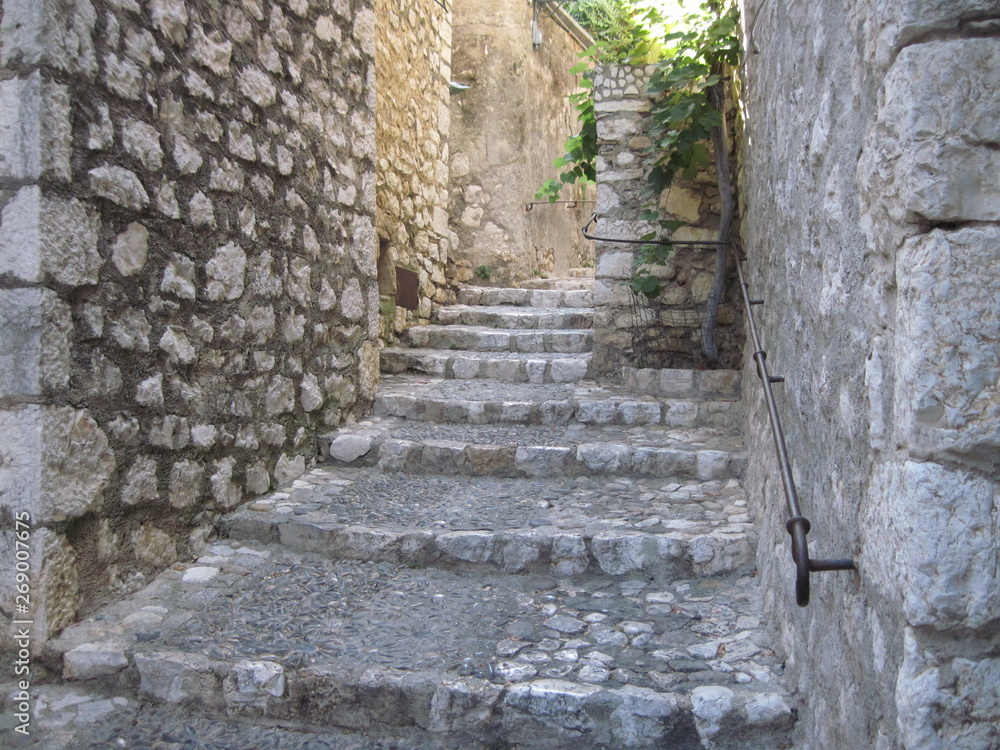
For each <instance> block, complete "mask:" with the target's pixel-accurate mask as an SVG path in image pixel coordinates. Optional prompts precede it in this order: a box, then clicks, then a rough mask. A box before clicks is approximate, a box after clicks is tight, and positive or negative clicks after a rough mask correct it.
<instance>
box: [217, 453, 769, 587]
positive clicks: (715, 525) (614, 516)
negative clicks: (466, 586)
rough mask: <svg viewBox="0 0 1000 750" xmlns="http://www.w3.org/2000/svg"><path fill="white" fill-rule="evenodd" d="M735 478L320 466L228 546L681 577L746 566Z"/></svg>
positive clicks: (232, 518) (264, 507) (242, 515)
mask: <svg viewBox="0 0 1000 750" xmlns="http://www.w3.org/2000/svg"><path fill="white" fill-rule="evenodd" d="M746 503H747V501H746V494H745V493H744V491H743V489H742V488H741V487H740V486H739V483H738V482H737V481H736V480H728V481H726V482H723V481H710V482H687V483H680V482H670V483H667V482H664V481H663V480H651V479H642V480H628V479H624V480H622V479H619V480H617V481H613V482H608V481H605V482H597V481H594V480H592V479H590V478H586V477H582V478H576V479H566V478H564V479H547V480H538V479H506V480H498V479H495V478H489V479H484V478H480V479H475V478H472V479H470V478H467V477H455V476H425V475H404V474H383V473H381V472H379V471H377V470H373V469H351V468H333V467H319V468H317V469H314V470H313V471H311V472H309V473H307V474H305V475H303V476H302V477H300V478H299V479H297V480H295V482H294V483H293V486H292V487H291V488H288V489H285V490H281V491H278V492H274V493H272V494H271V495H270V496H268V497H264V498H260V499H258V500H256V501H254V502H253V503H250V504H249V505H247V506H245V507H243V508H241V509H239V510H237V511H234V512H233V513H230V514H229V515H227V516H226V517H225V519H223V521H222V523H221V526H220V529H221V530H222V532H223V533H224V534H225V535H226V536H228V537H229V538H231V539H238V540H242V541H248V540H256V541H259V542H266V543H280V544H282V545H283V546H284V547H286V548H289V549H294V550H298V551H302V552H313V553H317V554H321V555H323V556H325V557H328V558H331V559H337V560H364V561H374V562H387V563H394V564H403V565H411V566H421V567H426V566H435V567H447V568H450V569H455V568H462V569H464V568H467V567H470V566H471V567H473V568H475V567H479V568H483V569H486V568H492V569H499V570H503V571H504V572H507V573H525V572H531V573H539V574H548V575H554V576H558V577H564V578H565V577H570V576H580V575H587V574H591V573H601V574H605V575H613V576H629V575H631V576H634V575H636V574H642V575H643V576H645V577H646V578H647V579H653V578H655V579H657V580H672V579H676V578H686V577H691V576H711V575H718V574H721V573H731V572H733V571H737V570H746V569H749V567H750V566H751V565H752V563H753V537H754V535H753V527H752V524H751V523H750V518H749V516H748V515H747V508H746Z"/></svg>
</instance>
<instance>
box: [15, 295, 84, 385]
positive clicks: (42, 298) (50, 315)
mask: <svg viewBox="0 0 1000 750" xmlns="http://www.w3.org/2000/svg"><path fill="white" fill-rule="evenodd" d="M71 330H72V318H71V317H70V310H69V307H68V306H67V305H65V304H64V303H63V302H61V301H60V300H59V299H58V297H56V295H55V294H54V293H53V292H50V291H48V290H45V289H39V288H35V289H8V290H3V291H0V394H2V395H4V396H8V397H19V396H20V397H24V396H41V395H42V394H43V392H44V391H46V390H50V391H51V390H52V389H56V388H62V387H65V386H66V384H67V383H68V381H69V375H70V365H71V363H70V333H71Z"/></svg>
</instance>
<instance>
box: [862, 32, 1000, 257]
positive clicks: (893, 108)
mask: <svg viewBox="0 0 1000 750" xmlns="http://www.w3.org/2000/svg"><path fill="white" fill-rule="evenodd" d="M998 61H1000V42H998V41H997V40H995V39H967V40H955V41H947V42H933V43H929V44H920V45H915V46H911V47H908V48H906V49H904V50H903V51H902V52H901V53H900V54H899V57H898V59H897V60H896V62H895V63H894V65H893V66H892V68H891V69H890V70H889V72H888V74H887V75H886V79H885V83H884V90H885V94H884V103H883V105H882V107H881V110H880V112H879V118H878V122H877V125H876V127H875V129H874V130H873V131H872V135H871V137H870V139H869V141H868V142H867V143H866V147H865V151H864V156H863V159H862V167H861V169H862V174H863V175H864V176H865V177H866V179H867V184H866V185H864V188H865V193H864V196H865V198H866V202H867V203H868V205H869V206H870V207H871V208H870V210H871V211H872V214H871V216H870V217H866V222H867V223H866V230H867V232H868V234H869V236H871V237H872V238H873V239H874V240H875V241H876V242H877V243H878V244H879V245H880V246H883V247H893V246H894V245H896V244H897V243H898V242H899V241H900V239H901V237H902V236H903V235H904V234H913V233H914V232H915V229H916V228H915V227H912V226H911V227H910V228H908V229H907V228H906V226H907V225H914V224H920V223H921V222H928V221H930V222H957V221H995V220H997V219H998V218H1000V188H997V186H996V184H995V181H993V180H992V178H991V175H992V174H994V173H995V172H996V170H997V168H998V167H1000V157H998V156H997V154H996V152H995V150H994V149H993V148H992V147H991V145H990V144H993V143H995V142H996V141H997V139H998V138H1000V133H998V130H997V117H996V115H997V112H998V111H1000V99H998V96H997V95H996V86H995V85H994V82H991V81H992V80H993V79H992V78H989V77H987V78H984V72H985V71H996V70H997V69H998ZM990 75H991V76H993V78H995V77H996V74H995V72H994V73H991V74H990Z"/></svg>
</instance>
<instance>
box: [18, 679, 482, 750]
mask: <svg viewBox="0 0 1000 750" xmlns="http://www.w3.org/2000/svg"><path fill="white" fill-rule="evenodd" d="M0 692H2V693H4V694H7V693H14V692H16V688H15V687H13V686H7V685H0ZM121 692H123V691H120V690H119V691H102V690H100V689H99V688H98V687H97V686H94V685H89V684H81V683H76V684H74V685H70V686H61V685H43V686H41V687H37V688H35V689H34V690H33V696H34V706H35V716H34V721H33V724H32V735H31V736H30V737H24V738H23V741H19V739H18V738H19V737H20V736H21V735H17V734H14V733H13V732H6V733H5V741H6V742H8V744H5V745H4V748H9V749H10V750H15V749H16V748H21V747H24V748H44V750H108V749H109V748H135V749H136V750H139V749H140V748H141V749H142V750H147V749H150V748H155V749H156V750H201V749H202V748H209V747H210V748H212V750H257V749H258V748H277V749H279V750H456V748H459V747H461V748H462V749H463V750H490V748H491V747H495V745H492V744H485V743H484V741H483V740H482V739H481V738H475V737H473V736H471V735H470V734H467V733H466V734H462V735H460V736H458V737H456V736H455V735H449V736H447V737H441V736H438V735H435V734H429V733H427V732H425V731H422V730H420V729H419V728H409V729H407V728H392V727H388V728H386V729H384V730H382V731H371V730H367V731H351V730H341V729H336V728H333V727H329V728H325V729H318V730H311V729H307V728H305V727H288V726H279V725H269V724H252V723H247V722H246V721H245V720H242V721H241V720H240V719H239V718H228V717H225V716H206V715H198V714H197V713H195V712H193V711H192V710H191V709H190V708H189V707H187V706H181V705H177V704H161V705H156V704H151V703H149V702H146V701H142V702H140V701H136V700H134V699H132V700H130V699H128V698H126V697H124V696H123V695H120V693H121ZM0 710H3V711H5V712H6V713H10V710H9V708H8V707H7V706H5V705H4V703H3V701H2V700H0ZM287 723H288V722H285V724H287ZM457 742H458V743H460V744H456V743H457Z"/></svg>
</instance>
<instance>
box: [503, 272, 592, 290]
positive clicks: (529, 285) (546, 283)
mask: <svg viewBox="0 0 1000 750" xmlns="http://www.w3.org/2000/svg"><path fill="white" fill-rule="evenodd" d="M517 285H518V287H520V288H521V289H563V290H567V291H568V290H576V289H586V290H588V291H592V290H593V289H594V279H593V277H585V276H570V277H565V278H553V279H525V280H524V281H519V282H518V283H517Z"/></svg>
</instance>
